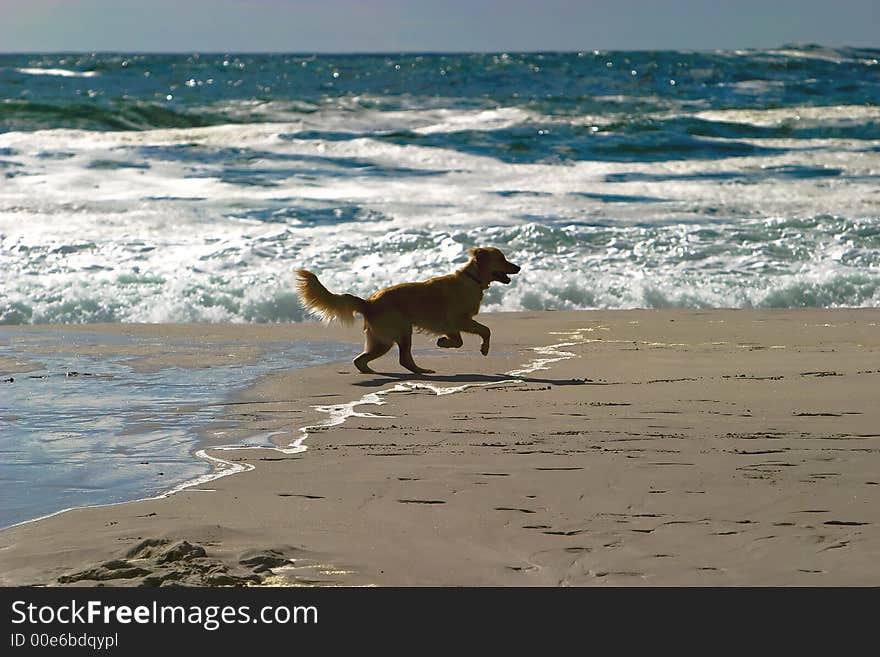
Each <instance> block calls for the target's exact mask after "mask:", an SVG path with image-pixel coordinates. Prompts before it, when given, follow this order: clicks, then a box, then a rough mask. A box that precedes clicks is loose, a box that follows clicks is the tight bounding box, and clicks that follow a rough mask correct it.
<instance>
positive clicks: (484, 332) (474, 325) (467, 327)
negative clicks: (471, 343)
mask: <svg viewBox="0 0 880 657" xmlns="http://www.w3.org/2000/svg"><path fill="white" fill-rule="evenodd" d="M461 330H462V331H464V332H465V333H475V334H477V335H479V336H480V337H481V338H482V339H483V344H481V345H480V353H481V354H483V355H484V356H486V355H487V354H488V353H489V338H490V337H491V335H492V332H491V331H490V330H489V327H488V326H483V325H482V324H480V323H479V322H475V321H474V320H472V319H469V320H468V321H467V322H465V324H464V326H462V327H461Z"/></svg>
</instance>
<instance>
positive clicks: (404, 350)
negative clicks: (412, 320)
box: [397, 329, 434, 374]
mask: <svg viewBox="0 0 880 657" xmlns="http://www.w3.org/2000/svg"><path fill="white" fill-rule="evenodd" d="M397 348H398V349H399V350H400V364H401V365H403V366H404V367H405V368H406V369H408V370H409V371H410V372H413V373H415V374H433V373H434V370H426V369H425V368H423V367H419V366H418V365H416V362H415V361H414V360H413V357H412V329H409V330H408V331H407V332H406V333H405V334H404V335H403V337H401V338H400V339H399V340H398V341H397Z"/></svg>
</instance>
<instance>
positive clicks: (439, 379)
mask: <svg viewBox="0 0 880 657" xmlns="http://www.w3.org/2000/svg"><path fill="white" fill-rule="evenodd" d="M376 374H377V375H378V376H377V377H376V378H372V379H364V380H362V381H356V382H355V383H354V385H356V386H361V387H363V388H378V387H379V386H383V385H386V384H387V383H389V382H391V381H400V382H401V383H407V382H418V383H457V384H459V385H464V384H468V383H474V384H487V383H503V382H507V383H510V382H513V381H516V382H517V383H542V384H544V385H553V386H583V385H590V384H593V385H595V382H594V381H592V380H590V379H539V378H535V377H531V376H514V375H512V374H404V373H402V372H376Z"/></svg>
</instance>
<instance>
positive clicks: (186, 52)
mask: <svg viewBox="0 0 880 657" xmlns="http://www.w3.org/2000/svg"><path fill="white" fill-rule="evenodd" d="M792 48H799V49H813V48H824V49H843V48H849V49H853V50H880V44H878V45H870V46H868V45H852V44H840V45H827V44H821V43H814V42H804V43H783V44H781V45H776V46H770V47H755V46H748V47H729V48H681V49H676V48H619V49H612V48H581V49H558V50H555V49H547V50H545V49H525V50H513V49H504V50H407V49H404V50H351V51H344V50H338V51H337V50H115V49H108V50H102V49H95V50H63V49H60V50H15V51H0V56H9V55H190V56H192V55H199V56H202V55H287V56H302V57H314V56H318V55H320V56H328V55H329V56H346V57H350V56H369V55H372V56H389V55H432V56H435V55H503V54H515V55H543V54H553V55H564V54H578V55H580V54H601V53H613V52H642V53H644V52H679V53H713V52H737V51H768V50H771V51H772V50H784V49H792Z"/></svg>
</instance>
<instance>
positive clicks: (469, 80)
mask: <svg viewBox="0 0 880 657" xmlns="http://www.w3.org/2000/svg"><path fill="white" fill-rule="evenodd" d="M878 59H880V50H867V49H856V48H835V49H831V48H823V47H820V46H787V47H782V48H778V49H774V50H742V51H717V52H673V51H667V52H613V51H608V52H606V51H588V52H578V53H543V54H540V53H534V54H517V53H497V54H455V55H442V54H432V55H428V54H426V55H413V54H407V55H340V56H331V55H321V56H304V55H282V54H278V55H233V54H227V55H222V54H186V55H144V54H128V55H127V54H85V55H77V54H67V55H64V54H60V55H59V54H53V55H2V56H0V270H2V275H0V323H6V324H26V323H47V322H48V323H54V322H90V321H109V322H123V321H146V322H182V321H234V322H266V321H297V320H299V319H301V318H302V311H301V309H300V308H299V305H298V304H297V302H296V299H295V297H294V295H293V294H292V293H291V270H292V269H294V268H299V267H307V268H309V269H312V270H314V271H316V272H318V273H319V274H320V275H321V278H322V280H324V281H325V282H326V283H327V284H328V286H329V287H331V288H335V289H337V290H338V291H347V292H352V293H356V294H362V295H363V294H369V293H371V292H373V291H375V290H376V289H378V288H380V287H382V286H384V285H387V284H390V283H397V282H401V281H406V280H417V279H419V278H423V277H426V276H429V275H434V274H436V273H437V272H446V271H451V270H452V269H454V268H456V267H458V266H460V265H461V263H462V262H463V261H464V259H465V252H466V249H467V248H468V247H471V246H474V245H494V246H498V247H500V248H502V249H503V250H504V251H505V252H506V253H507V254H508V255H509V257H510V259H511V260H513V261H514V262H517V263H519V264H521V265H522V266H523V273H522V275H520V276H519V277H517V279H516V281H515V282H514V283H513V284H512V285H511V286H509V287H505V288H503V289H501V288H499V289H495V288H494V287H493V289H492V290H491V291H490V292H489V294H488V296H487V299H486V304H485V306H484V309H488V310H492V309H495V310H501V309H503V310H516V309H529V310H534V309H552V308H566V309H573V308H635V307H645V308H658V307H676V306H686V307H706V306H710V307H755V306H774V307H797V306H822V307H837V306H878V305H880V184H878V182H880V64H878Z"/></svg>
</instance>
